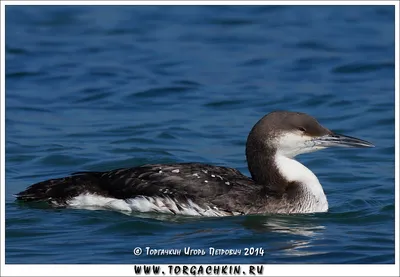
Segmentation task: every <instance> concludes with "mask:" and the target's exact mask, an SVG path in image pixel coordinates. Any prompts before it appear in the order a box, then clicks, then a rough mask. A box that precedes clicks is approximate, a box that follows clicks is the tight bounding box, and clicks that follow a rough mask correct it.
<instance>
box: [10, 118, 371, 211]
mask: <svg viewBox="0 0 400 277" xmlns="http://www.w3.org/2000/svg"><path fill="white" fill-rule="evenodd" d="M340 146H341V147H374V145H372V144H371V143H369V142H367V141H364V140H361V139H358V138H354V137H349V136H345V135H340V134H336V133H333V132H332V131H331V130H329V129H327V128H325V127H323V126H322V125H321V124H319V123H318V121H317V120H316V119H315V118H313V117H311V116H310V115H307V114H305V113H300V112H289V111H274V112H271V113H269V114H267V115H265V116H264V117H262V118H261V119H260V120H259V121H258V122H257V123H256V124H255V125H254V126H253V128H252V129H251V131H250V133H249V135H248V137H247V142H246V158H247V163H248V168H249V171H250V174H251V178H250V177H247V176H245V175H243V174H242V173H240V172H239V171H238V170H236V169H234V168H229V167H222V166H214V165H209V164H203V163H175V164H173V163H172V164H146V165H142V166H137V167H132V168H119V169H114V170H111V171H106V172H77V173H73V174H72V175H70V176H68V177H64V178H57V179H51V180H47V181H43V182H39V183H36V184H33V185H31V186H30V187H28V188H27V189H26V190H24V191H22V192H20V193H18V194H17V195H16V197H17V200H20V201H27V202H47V203H49V204H50V205H51V206H54V207H75V208H91V209H93V208H107V209H114V210H120V211H124V212H159V213H169V214H182V215H193V216H233V215H246V214H268V213H286V214H292V213H317V212H326V211H328V201H327V199H326V196H325V193H324V190H323V188H322V186H321V184H320V182H319V180H318V178H317V177H316V176H315V174H314V173H313V172H312V171H311V170H310V169H308V168H307V167H305V166H304V165H303V164H301V163H300V162H298V161H296V160H295V157H296V156H297V155H299V154H304V153H309V152H313V151H317V150H321V149H324V148H327V147H340Z"/></svg>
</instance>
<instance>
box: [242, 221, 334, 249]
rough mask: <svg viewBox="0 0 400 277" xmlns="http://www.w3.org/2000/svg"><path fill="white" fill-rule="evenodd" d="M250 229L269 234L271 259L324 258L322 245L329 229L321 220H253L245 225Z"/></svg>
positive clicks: (268, 243) (268, 246)
mask: <svg viewBox="0 0 400 277" xmlns="http://www.w3.org/2000/svg"><path fill="white" fill-rule="evenodd" d="M243 225H244V226H245V227H246V228H247V229H251V230H253V231H254V232H256V233H265V234H267V240H266V242H265V243H266V245H267V246H266V248H267V249H268V250H269V254H270V255H280V256H281V255H286V256H308V255H317V254H324V253H326V252H322V251H317V250H316V248H317V247H318V246H321V245H322V241H323V240H324V233H325V230H326V227H325V226H323V225H320V222H319V220H318V218H316V217H314V216H309V215H300V216H297V215H296V216H286V215H285V216H284V215H282V216H280V215H276V216H249V217H246V218H245V219H244V221H243Z"/></svg>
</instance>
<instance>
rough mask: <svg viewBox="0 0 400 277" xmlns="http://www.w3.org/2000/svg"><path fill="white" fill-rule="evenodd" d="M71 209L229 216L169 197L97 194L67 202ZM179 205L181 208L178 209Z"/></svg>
mask: <svg viewBox="0 0 400 277" xmlns="http://www.w3.org/2000/svg"><path fill="white" fill-rule="evenodd" d="M67 204H68V206H69V207H72V208H79V209H88V210H96V209H101V210H102V209H109V210H116V211H121V212H158V213H166V214H180V215H190V216H209V217H218V216H228V215H229V214H228V213H226V212H223V211H220V210H218V208H217V207H213V208H211V207H209V206H207V207H206V208H202V207H200V206H199V205H198V204H196V203H194V202H193V201H192V200H190V199H189V200H188V201H186V202H183V203H182V202H178V201H177V200H176V199H173V198H171V197H168V196H163V197H159V196H156V197H147V196H137V197H135V198H131V199H126V200H123V199H116V198H110V197H104V196H100V195H95V194H81V195H79V196H76V197H74V198H72V199H71V200H69V201H68V202H67ZM178 205H179V206H180V208H178Z"/></svg>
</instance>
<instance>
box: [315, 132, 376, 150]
mask: <svg viewBox="0 0 400 277" xmlns="http://www.w3.org/2000/svg"><path fill="white" fill-rule="evenodd" d="M312 141H313V142H314V143H315V145H316V146H322V147H361V148H368V147H375V146H374V145H373V144H372V143H369V142H368V141H365V140H362V139H358V138H353V137H349V136H345V135H340V134H334V133H332V134H329V135H324V136H321V137H316V138H313V139H312Z"/></svg>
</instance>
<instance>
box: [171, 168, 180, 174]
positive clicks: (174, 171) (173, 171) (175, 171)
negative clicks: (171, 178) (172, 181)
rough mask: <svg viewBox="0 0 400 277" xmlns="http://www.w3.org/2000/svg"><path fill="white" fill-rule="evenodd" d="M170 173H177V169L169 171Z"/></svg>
mask: <svg viewBox="0 0 400 277" xmlns="http://www.w3.org/2000/svg"><path fill="white" fill-rule="evenodd" d="M171 172H172V173H179V169H174V170H172V171H171Z"/></svg>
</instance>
